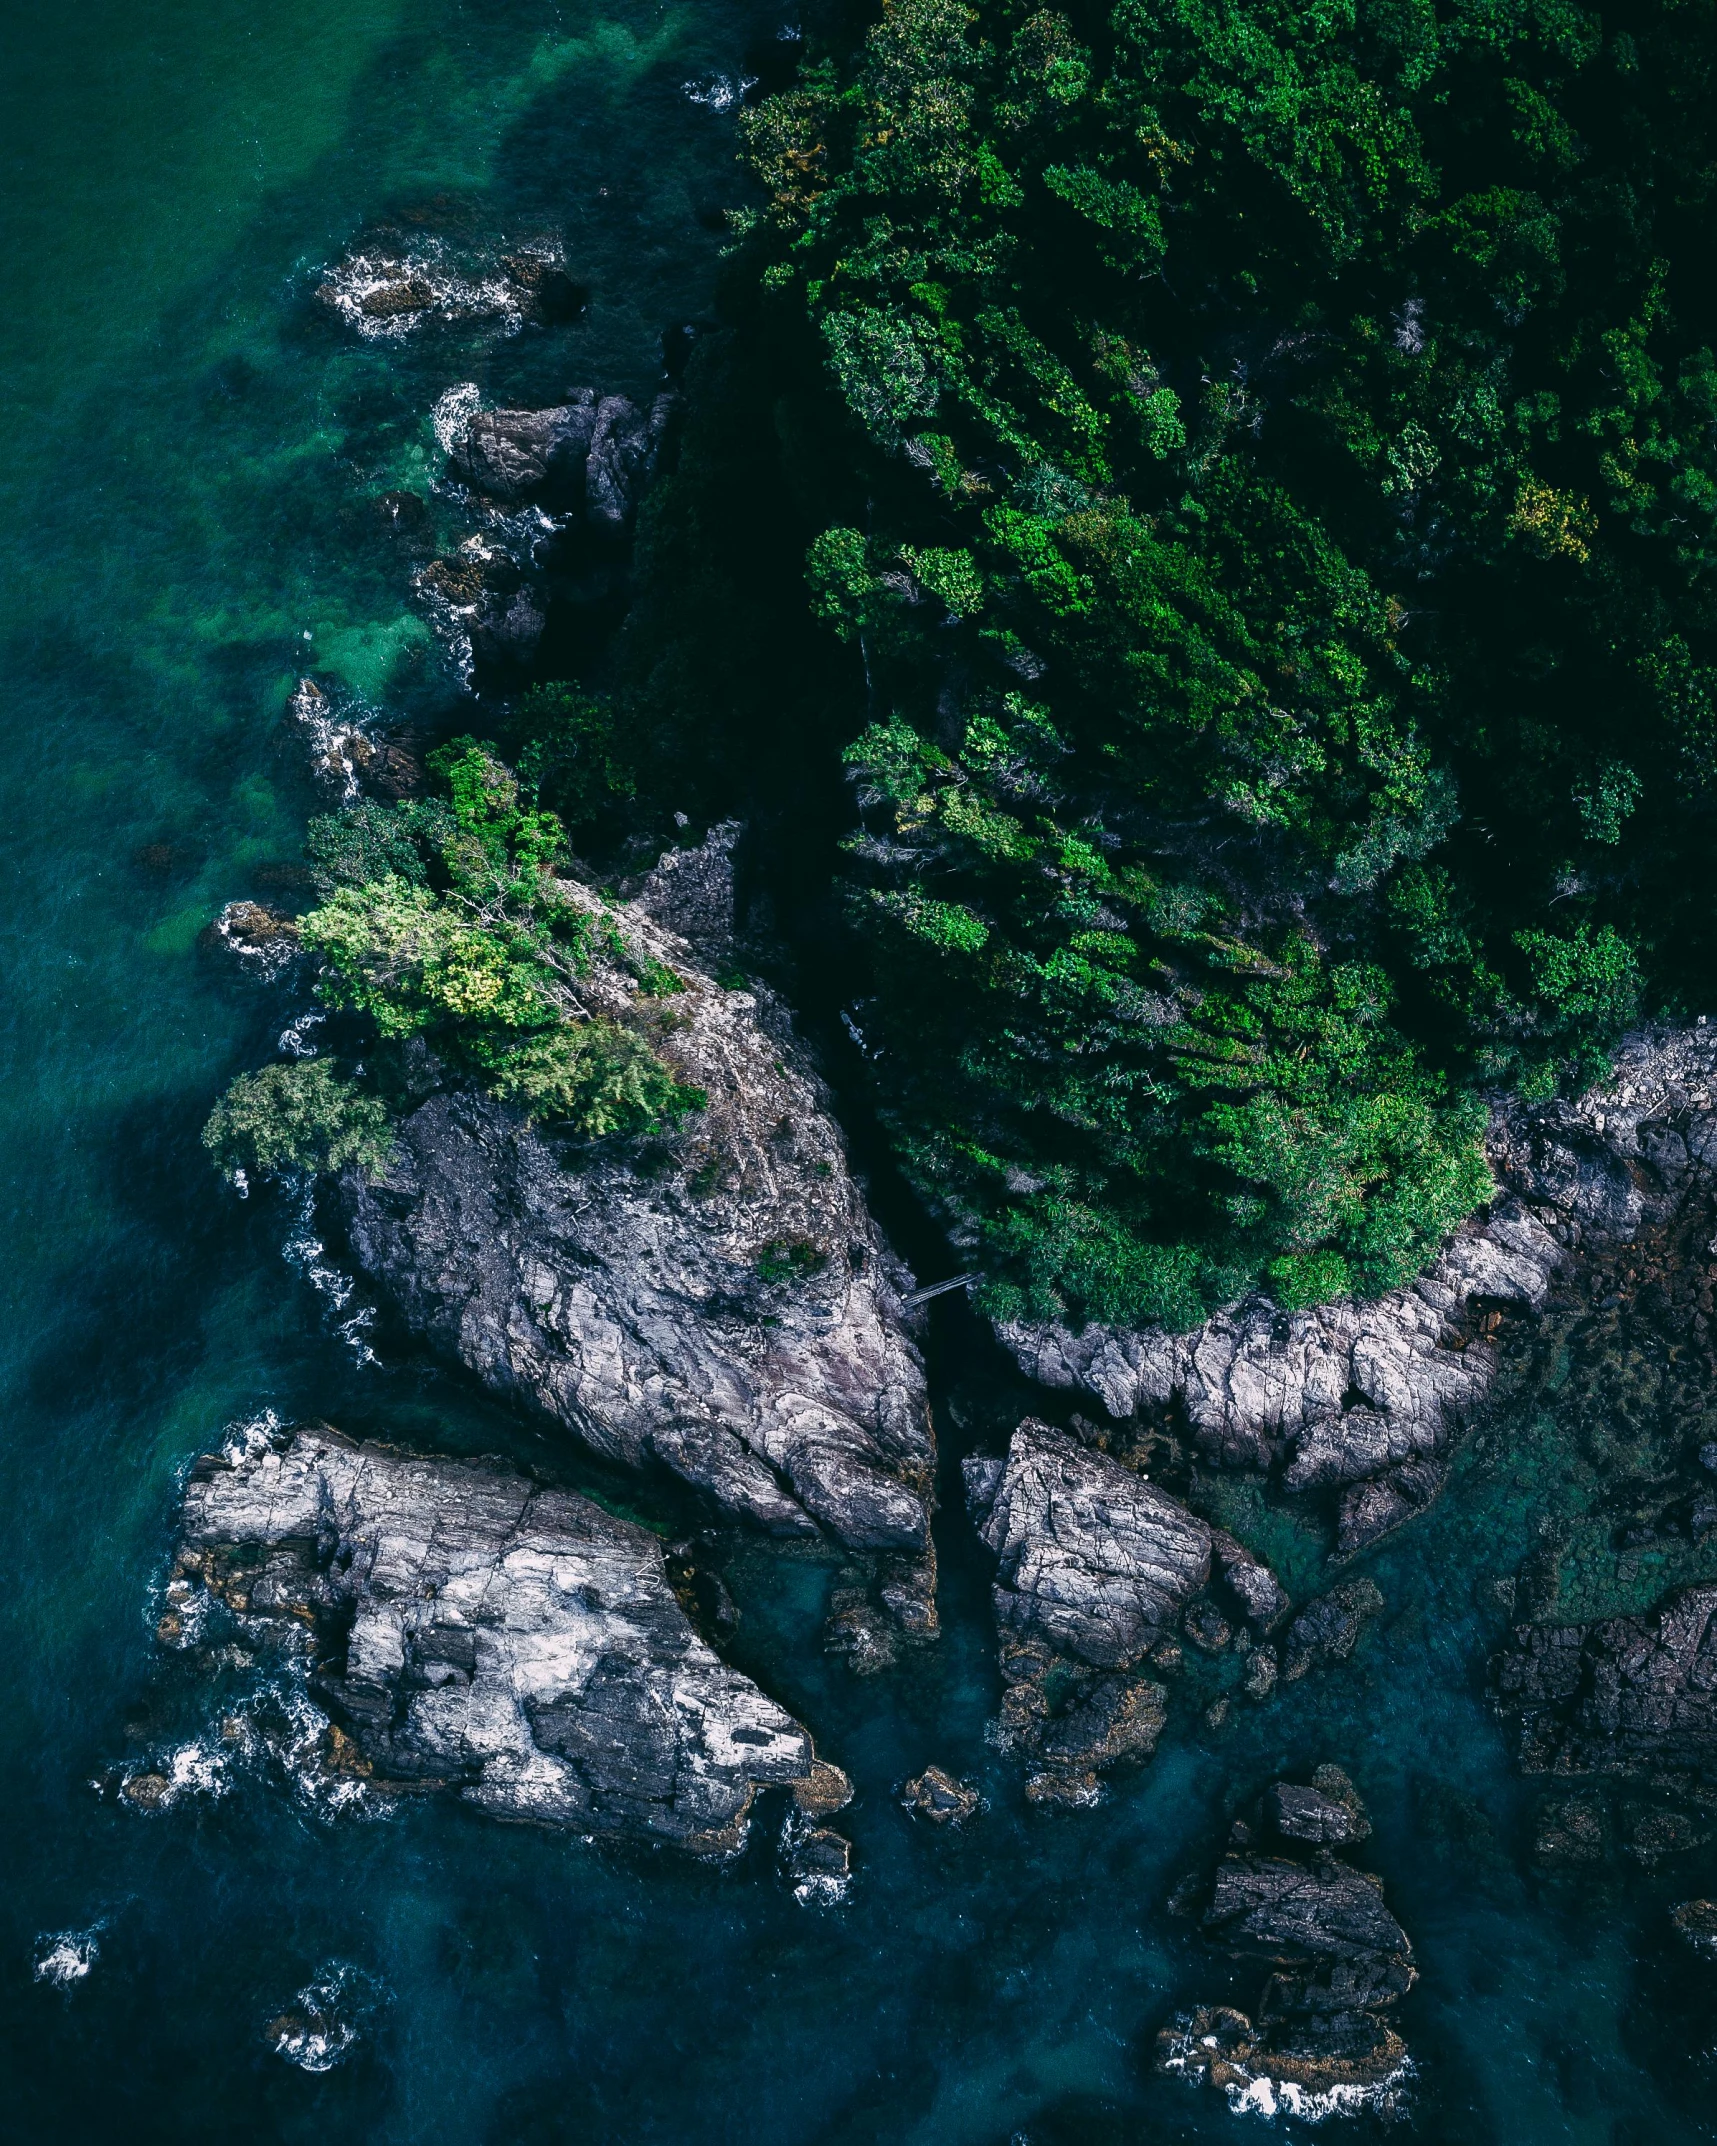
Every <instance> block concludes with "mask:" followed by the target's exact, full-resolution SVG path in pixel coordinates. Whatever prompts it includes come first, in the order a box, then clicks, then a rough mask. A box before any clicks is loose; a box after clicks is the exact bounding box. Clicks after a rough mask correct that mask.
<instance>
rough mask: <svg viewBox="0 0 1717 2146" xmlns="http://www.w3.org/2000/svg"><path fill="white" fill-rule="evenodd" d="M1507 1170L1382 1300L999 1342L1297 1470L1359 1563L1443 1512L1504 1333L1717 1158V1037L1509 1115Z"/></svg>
mask: <svg viewBox="0 0 1717 2146" xmlns="http://www.w3.org/2000/svg"><path fill="white" fill-rule="evenodd" d="M1489 1153H1490V1158H1491V1163H1492V1168H1493V1170H1494V1172H1495V1175H1496V1177H1497V1180H1498V1193H1497V1197H1496V1199H1495V1201H1494V1202H1493V1203H1492V1205H1491V1207H1490V1208H1489V1210H1488V1212H1487V1213H1486V1214H1484V1215H1482V1216H1480V1217H1477V1218H1475V1219H1474V1220H1472V1221H1470V1222H1468V1223H1466V1224H1463V1226H1462V1227H1461V1228H1460V1229H1459V1230H1457V1231H1456V1233H1455V1234H1454V1236H1453V1237H1452V1238H1451V1239H1450V1240H1449V1242H1448V1244H1447V1245H1445V1247H1444V1248H1443V1251H1442V1253H1441V1255H1440V1256H1439V1257H1438V1259H1437V1260H1436V1261H1435V1262H1434V1264H1433V1265H1432V1266H1431V1268H1430V1269H1429V1271H1428V1272H1427V1273H1425V1274H1423V1275H1421V1276H1420V1277H1419V1278H1418V1279H1417V1280H1416V1281H1414V1282H1413V1283H1412V1284H1411V1285H1410V1286H1409V1287H1407V1288H1404V1289H1397V1290H1394V1291H1391V1292H1390V1293H1389V1294H1388V1295H1387V1296H1384V1297H1381V1298H1378V1299H1377V1300H1376V1301H1374V1302H1367V1303H1362V1302H1356V1301H1353V1300H1348V1301H1344V1302H1341V1303H1336V1304H1325V1305H1319V1306H1317V1307H1316V1308H1314V1309H1312V1310H1308V1311H1299V1312H1284V1311H1282V1310H1281V1309H1280V1308H1279V1307H1277V1306H1276V1305H1274V1304H1272V1303H1269V1302H1268V1301H1266V1300H1263V1299H1252V1300H1250V1301H1248V1302H1246V1303H1243V1304H1241V1305H1239V1306H1237V1307H1236V1308H1235V1309H1233V1310H1232V1311H1227V1312H1222V1313H1220V1314H1218V1315H1217V1316H1215V1317H1214V1318H1211V1319H1209V1320H1207V1321H1205V1322H1204V1324H1203V1325H1201V1326H1199V1327H1197V1328H1195V1329H1194V1330H1193V1331H1192V1332H1191V1333H1187V1334H1168V1333H1164V1332H1162V1331H1160V1330H1157V1329H1147V1330H1136V1331H1135V1330H1127V1329H1121V1328H1116V1327H1111V1326H1101V1325H1095V1324H1094V1325H1091V1326H1088V1327H1086V1328H1085V1329H1084V1330H1083V1331H1082V1332H1080V1333H1074V1332H1073V1331H1071V1330H1070V1329H1069V1328H1068V1327H1066V1326H1062V1325H1057V1324H1054V1323H1033V1322H1026V1321H1017V1322H1013V1323H1008V1324H1004V1325H1002V1326H1001V1327H1000V1328H999V1329H998V1331H999V1332H1000V1335H1001V1339H1002V1341H1003V1342H1004V1344H1005V1345H1006V1346H1007V1347H1008V1348H1009V1350H1010V1351H1011V1352H1012V1354H1013V1355H1014V1356H1015V1358H1016V1359H1017V1361H1018V1362H1019V1364H1020V1366H1021V1368H1022V1369H1023V1370H1024V1371H1025V1372H1026V1373H1027V1375H1028V1376H1030V1377H1032V1378H1035V1379H1037V1380H1039V1381H1040V1382H1042V1383H1043V1384H1045V1385H1047V1386H1050V1387H1054V1388H1059V1389H1061V1390H1063V1391H1072V1392H1077V1393H1080V1394H1082V1395H1086V1396H1089V1397H1090V1398H1091V1399H1092V1400H1094V1401H1098V1402H1100V1403H1101V1404H1102V1405H1103V1407H1104V1408H1105V1409H1106V1410H1107V1411H1108V1413H1109V1415H1110V1416H1111V1417H1114V1418H1116V1419H1117V1420H1120V1419H1125V1418H1129V1417H1133V1416H1137V1415H1148V1414H1151V1413H1155V1412H1159V1411H1167V1410H1169V1409H1171V1408H1172V1409H1175V1410H1178V1411H1180V1412H1181V1413H1183V1414H1184V1417H1185V1420H1186V1422H1187V1424H1188V1426H1189V1427H1190V1430H1191V1433H1192V1437H1193V1440H1194V1442H1195V1444H1196V1445H1197V1447H1198V1448H1199V1450H1200V1452H1201V1453H1202V1455H1203V1456H1204V1457H1205V1458H1206V1459H1207V1460H1209V1461H1211V1462H1213V1463H1216V1464H1218V1465H1221V1466H1225V1467H1239V1468H1250V1469H1257V1470H1269V1469H1274V1468H1276V1467H1278V1466H1281V1467H1282V1480H1283V1482H1284V1485H1285V1487H1286V1488H1287V1489H1289V1490H1310V1489H1317V1488H1328V1489H1332V1490H1336V1491H1339V1492H1340V1493H1341V1494H1342V1495H1341V1507H1342V1517H1341V1548H1342V1550H1343V1551H1344V1552H1347V1553H1352V1552H1355V1551H1357V1550H1359V1549H1362V1548H1364V1547H1365V1546H1366V1545H1367V1544H1369V1543H1370V1542H1372V1541H1374V1540H1376V1539H1377V1537H1378V1536H1379V1535H1381V1534H1382V1533H1384V1532H1386V1531H1387V1529H1388V1528H1390V1527H1392V1526H1394V1525H1398V1524H1399V1522H1400V1521H1401V1520H1403V1519H1405V1518H1407V1517H1408V1516H1409V1515H1410V1514H1411V1513H1413V1512H1415V1511H1418V1510H1420V1509H1421V1508H1422V1507H1423V1506H1424V1505H1425V1504H1426V1503H1427V1502H1428V1501H1429V1499H1430V1497H1432V1496H1434V1495H1435V1490H1436V1487H1437V1484H1438V1481H1439V1480H1440V1478H1439V1477H1438V1475H1437V1474H1436V1473H1435V1471H1434V1467H1433V1468H1432V1470H1431V1471H1430V1472H1427V1463H1434V1457H1435V1456H1436V1455H1437V1454H1438V1453H1439V1452H1440V1451H1441V1450H1442V1449H1443V1448H1444V1447H1445V1446H1446V1445H1447V1444H1448V1442H1449V1440H1450V1438H1451V1436H1452V1435H1453V1434H1454V1433H1455V1432H1456V1431H1457V1430H1458V1429H1459V1428H1460V1427H1461V1426H1462V1425H1464V1424H1465V1423H1466V1422H1468V1421H1469V1420H1470V1419H1471V1418H1472V1416H1473V1415H1474V1414H1475V1412H1476V1411H1477V1409H1478V1408H1479V1406H1480V1405H1481V1404H1482V1402H1483V1400H1484V1398H1485V1396H1486V1394H1487V1393H1488V1391H1489V1389H1490V1387H1491V1384H1492V1382H1493V1380H1494V1378H1495V1375H1496V1370H1497V1355H1496V1350H1495V1348H1494V1346H1493V1344H1492V1342H1491V1340H1490V1339H1489V1336H1488V1333H1487V1331H1486V1328H1487V1324H1488V1323H1489V1322H1488V1320H1487V1316H1486V1315H1488V1313H1489V1312H1491V1311H1492V1310H1494V1309H1498V1308H1504V1307H1513V1308H1516V1309H1519V1310H1522V1311H1536V1310H1538V1309H1539V1308H1540V1307H1541V1306H1542V1305H1543V1303H1544V1301H1545V1298H1546V1296H1547V1295H1548V1293H1549V1290H1550V1285H1551V1279H1552V1277H1553V1275H1554V1274H1555V1272H1556V1270H1557V1268H1558V1267H1559V1266H1560V1265H1561V1264H1562V1263H1563V1261H1564V1260H1565V1259H1567V1258H1568V1257H1569V1255H1570V1253H1571V1252H1573V1251H1576V1250H1577V1249H1578V1248H1579V1247H1580V1246H1581V1245H1583V1244H1590V1243H1594V1242H1614V1241H1617V1240H1623V1241H1625V1240H1628V1239H1631V1238H1632V1237H1633V1236H1634V1234H1635V1233H1636V1232H1637V1231H1638V1229H1639V1228H1640V1226H1641V1224H1642V1222H1644V1221H1646V1220H1648V1219H1650V1218H1652V1217H1654V1216H1656V1215H1659V1214H1661V1213H1662V1212H1663V1211H1664V1210H1665V1207H1666V1205H1667V1203H1668V1202H1670V1201H1672V1200H1673V1198H1674V1197H1675V1195H1676V1193H1677V1191H1678V1189H1679V1188H1680V1187H1681V1186H1683V1185H1684V1184H1685V1183H1686V1182H1687V1180H1688V1178H1689V1176H1690V1175H1691V1173H1692V1172H1694V1171H1695V1170H1697V1169H1700V1168H1704V1167H1708V1166H1709V1165H1710V1164H1711V1163H1712V1161H1713V1160H1717V1030H1714V1029H1712V1028H1711V1027H1709V1026H1708V1025H1706V1024H1703V1023H1701V1024H1699V1025H1697V1026H1695V1027H1692V1028H1688V1029H1680V1030H1674V1031H1664V1030H1654V1031H1651V1032H1650V1033H1646V1034H1641V1035H1638V1036H1634V1037H1630V1038H1629V1039H1627V1040H1626V1041H1625V1042H1624V1043H1623V1045H1622V1046H1621V1047H1620V1049H1619V1050H1618V1052H1617V1055H1616V1062H1615V1073H1614V1076H1613V1078H1612V1079H1610V1080H1609V1081H1606V1082H1604V1083H1603V1084H1601V1085H1600V1086H1598V1087H1595V1088H1593V1089H1591V1090H1590V1091H1589V1092H1588V1093H1587V1094H1585V1095H1583V1096H1581V1097H1579V1098H1578V1099H1577V1100H1575V1101H1565V1100H1555V1101H1552V1102H1550V1103H1548V1104H1544V1105H1540V1106H1536V1107H1528V1106H1526V1105H1523V1104H1521V1103H1519V1102H1518V1101H1512V1100H1510V1101H1505V1102H1502V1103H1499V1104H1498V1106H1497V1108H1496V1110H1495V1112H1494V1113H1493V1117H1492V1123H1491V1130H1490V1137H1489Z"/></svg>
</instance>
